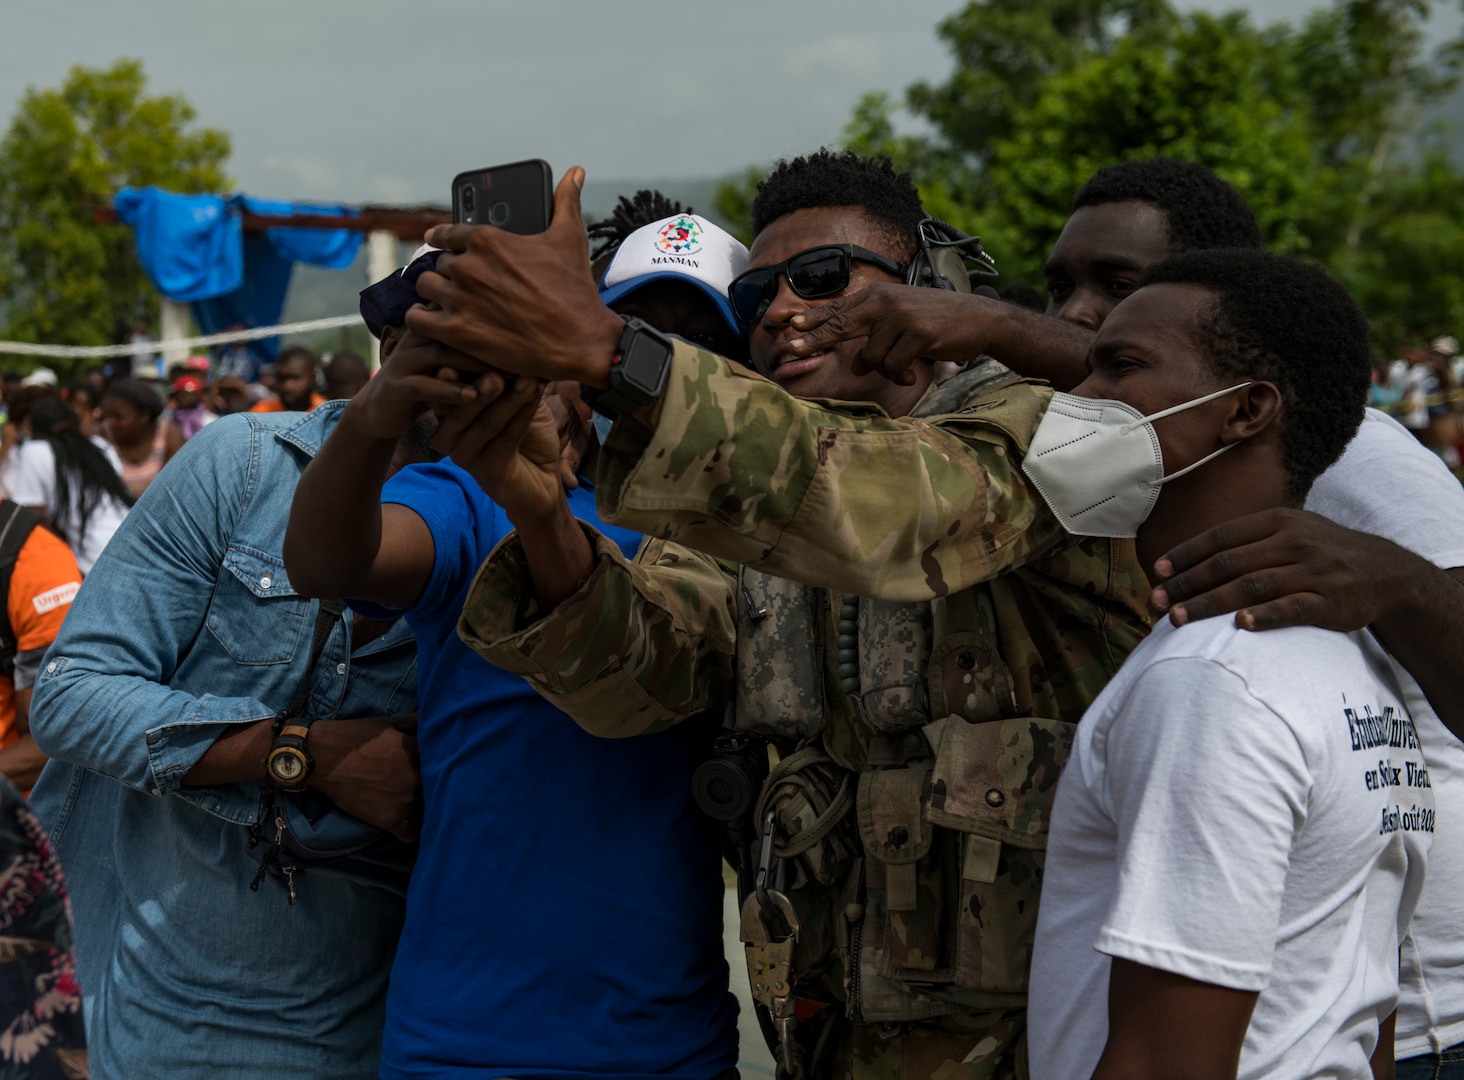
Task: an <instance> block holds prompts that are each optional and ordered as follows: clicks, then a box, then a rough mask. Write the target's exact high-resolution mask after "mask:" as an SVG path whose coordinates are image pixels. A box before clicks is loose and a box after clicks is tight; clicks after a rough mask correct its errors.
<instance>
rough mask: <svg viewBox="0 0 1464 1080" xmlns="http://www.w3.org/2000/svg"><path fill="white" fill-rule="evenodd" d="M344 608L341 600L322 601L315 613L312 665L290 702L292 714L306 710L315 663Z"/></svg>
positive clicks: (313, 680) (311, 647)
mask: <svg viewBox="0 0 1464 1080" xmlns="http://www.w3.org/2000/svg"><path fill="white" fill-rule="evenodd" d="M342 610H344V609H343V608H342V607H341V602H340V601H339V600H321V601H320V609H319V610H318V611H317V612H316V613H315V640H314V641H312V642H311V643H310V666H309V667H307V668H306V669H305V681H304V682H303V683H301V684H300V689H299V691H298V692H297V693H296V694H295V700H294V701H292V702H290V708H289V714H290V715H291V716H300V715H302V714H303V713H304V711H305V702H306V701H308V700H309V699H310V687H311V685H312V684H313V683H314V682H315V665H316V664H318V663H320V655H321V654H322V653H323V652H325V643H326V642H327V641H329V640H330V632H331V631H332V630H333V629H335V624H336V620H338V619H339V618H340V617H341V611H342Z"/></svg>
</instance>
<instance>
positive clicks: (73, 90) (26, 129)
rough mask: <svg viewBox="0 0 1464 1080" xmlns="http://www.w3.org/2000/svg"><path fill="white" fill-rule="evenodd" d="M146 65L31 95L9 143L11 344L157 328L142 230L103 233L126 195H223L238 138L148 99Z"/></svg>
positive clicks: (178, 103) (89, 75)
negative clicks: (136, 235) (232, 142)
mask: <svg viewBox="0 0 1464 1080" xmlns="http://www.w3.org/2000/svg"><path fill="white" fill-rule="evenodd" d="M146 88H147V78H146V76H145V75H144V73H143V70H142V64H141V63H140V62H139V61H136V60H119V61H118V62H117V63H115V64H113V65H112V66H111V67H109V68H101V69H99V68H85V67H80V66H77V67H73V68H72V69H71V71H70V73H69V75H68V76H67V79H66V82H65V84H64V85H63V86H62V87H61V88H60V89H59V90H37V89H35V88H34V87H32V88H30V89H28V90H27V91H26V93H25V95H24V96H23V97H22V98H21V101H20V104H19V106H18V107H17V109H16V112H15V116H14V118H13V119H12V121H11V124H10V128H9V130H8V131H7V132H6V135H5V137H4V140H3V141H0V310H3V312H4V315H5V321H6V323H7V326H6V333H7V336H9V337H10V338H12V339H14V340H22V341H40V342H46V343H48V344H69V345H102V344H108V343H110V342H112V340H113V339H114V336H115V335H116V333H117V331H118V329H119V328H120V327H124V326H125V327H129V328H130V326H131V324H132V323H133V322H134V321H135V320H137V319H139V318H146V319H149V320H150V321H155V319H156V315H157V304H158V298H157V294H156V293H155V292H154V291H153V289H152V286H151V285H150V284H149V283H148V281H147V278H146V276H145V275H144V274H143V272H142V268H141V267H140V266H139V265H138V262H137V256H136V250H135V248H134V245H133V238H132V230H131V229H129V228H127V227H126V226H123V225H98V224H95V223H94V222H93V220H92V211H93V208H95V207H105V206H110V205H111V203H112V197H113V195H114V194H115V193H116V192H117V190H118V189H119V188H122V187H125V186H127V185H137V186H141V185H147V184H155V185H158V186H160V187H165V188H168V189H169V190H172V191H179V192H184V193H189V194H193V193H199V192H222V191H226V190H228V188H229V187H230V185H231V181H230V180H229V178H228V177H227V176H226V175H225V173H224V172H223V167H224V163H225V161H226V160H227V158H228V156H229V137H228V135H226V134H225V133H224V132H222V131H218V130H215V129H213V128H198V127H193V126H192V125H193V121H194V119H195V117H196V114H195V112H194V110H193V107H192V106H190V105H189V104H188V102H187V101H186V100H185V99H184V98H183V97H182V96H181V95H177V94H169V95H164V96H147V94H146Z"/></svg>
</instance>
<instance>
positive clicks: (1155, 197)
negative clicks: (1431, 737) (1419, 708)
mask: <svg viewBox="0 0 1464 1080" xmlns="http://www.w3.org/2000/svg"><path fill="white" fill-rule="evenodd" d="M1260 245H1261V234H1260V229H1259V227H1258V226H1257V224H1256V220H1255V215H1254V214H1253V213H1252V212H1251V210H1250V207H1249V206H1247V205H1246V203H1245V200H1244V199H1243V198H1241V196H1240V194H1239V193H1238V192H1236V191H1235V189H1234V188H1232V187H1231V186H1230V185H1229V184H1227V183H1225V181H1223V180H1221V179H1220V178H1219V177H1218V176H1216V175H1215V174H1214V173H1213V172H1212V171H1211V170H1209V169H1207V168H1205V167H1204V166H1203V165H1197V164H1194V163H1192V162H1183V161H1176V160H1173V159H1170V158H1149V159H1145V160H1140V161H1129V162H1124V163H1123V164H1121V165H1113V166H1109V167H1107V168H1103V169H1100V170H1099V171H1098V172H1097V174H1096V175H1095V176H1094V177H1093V178H1092V179H1091V180H1089V182H1088V183H1087V184H1085V185H1084V186H1083V188H1082V189H1081V190H1080V191H1079V192H1078V194H1077V195H1076V196H1075V197H1074V199H1073V213H1072V216H1071V217H1070V218H1069V219H1068V222H1067V224H1066V225H1065V226H1064V228H1063V231H1062V234H1061V235H1060V236H1059V237H1058V240H1057V242H1056V243H1055V244H1054V245H1053V249H1052V252H1051V254H1050V256H1049V258H1048V260H1047V265H1046V267H1045V277H1046V281H1047V288H1048V297H1049V301H1048V307H1047V316H1046V317H1044V316H1040V315H1036V314H1034V313H1031V312H1026V311H1020V310H1017V309H1015V308H1013V307H1012V306H1011V305H1002V304H999V303H998V302H996V301H992V300H988V299H986V298H985V297H980V296H957V295H954V294H951V293H934V292H925V293H922V292H920V291H918V290H912V289H901V288H898V287H896V286H890V285H883V284H876V285H873V286H871V287H870V288H868V289H865V290H863V291H861V292H859V293H856V294H854V295H852V296H849V297H848V298H845V299H841V300H835V301H834V302H832V303H830V304H828V305H826V306H825V307H824V308H822V309H819V310H814V311H810V312H808V313H806V314H805V315H804V316H803V317H802V318H801V319H799V320H798V322H797V325H798V326H799V328H800V329H801V330H803V331H804V332H803V334H802V335H801V338H800V339H799V340H796V341H793V342H791V343H790V344H789V351H790V352H791V353H792V354H793V355H795V356H801V355H806V354H809V353H816V352H818V351H820V350H825V349H828V348H830V347H831V346H832V345H835V344H837V343H839V342H844V341H849V342H855V343H860V344H861V345H862V347H861V348H860V349H859V351H858V353H857V354H856V365H857V366H861V367H865V366H867V367H869V368H872V369H874V370H878V371H883V372H885V373H886V374H887V375H888V376H889V377H890V378H892V379H893V380H895V381H896V382H899V383H905V382H907V381H908V380H910V379H911V378H913V377H914V371H915V370H916V368H918V366H919V365H918V364H917V363H916V361H917V359H919V358H927V357H928V358H930V359H935V360H963V359H966V358H968V357H971V356H974V355H980V354H987V355H990V356H993V357H995V358H997V359H998V360H1000V361H1002V362H1003V363H1005V364H1008V365H1010V366H1011V367H1013V368H1015V369H1016V370H1018V371H1020V372H1021V373H1023V374H1026V375H1032V376H1037V377H1041V378H1046V379H1049V380H1050V381H1051V382H1052V384H1053V385H1054V386H1055V387H1057V388H1059V389H1064V388H1070V387H1072V386H1074V385H1076V384H1077V383H1078V382H1080V381H1081V380H1082V379H1083V378H1084V376H1085V371H1084V367H1083V360H1084V357H1085V356H1086V354H1087V350H1088V348H1089V347H1090V346H1091V343H1092V340H1093V335H1094V332H1095V331H1096V330H1097V329H1098V328H1099V327H1100V326H1101V325H1102V323H1103V320H1104V319H1105V318H1106V317H1107V315H1108V313H1109V312H1110V311H1112V310H1113V307H1114V305H1115V304H1117V303H1119V301H1121V300H1122V299H1123V298H1124V297H1125V296H1127V295H1128V294H1129V293H1130V292H1132V291H1133V289H1134V287H1135V284H1136V283H1137V281H1138V279H1139V276H1140V275H1141V274H1142V273H1143V272H1144V270H1145V269H1146V268H1147V267H1148V266H1150V265H1151V264H1153V263H1155V262H1157V261H1159V260H1160V259H1163V258H1166V257H1167V256H1169V255H1171V254H1175V253H1178V252H1184V251H1197V250H1204V249H1211V248H1259V247H1260ZM866 339H867V340H866ZM912 365H914V366H913V367H912ZM1401 434H1403V433H1402V432H1401V431H1400V430H1399V425H1397V424H1396V423H1394V422H1392V421H1390V420H1389V419H1388V418H1387V417H1386V416H1384V415H1383V414H1382V413H1379V412H1377V411H1376V410H1369V411H1368V414H1367V418H1366V420H1365V422H1364V423H1363V425H1362V429H1361V431H1360V432H1359V438H1358V440H1357V442H1356V443H1355V444H1354V446H1353V447H1352V448H1350V449H1349V452H1348V454H1347V455H1346V456H1345V458H1344V459H1343V460H1342V461H1341V462H1339V463H1338V464H1337V465H1336V466H1335V467H1334V468H1332V469H1330V470H1328V472H1327V474H1326V475H1325V477H1324V478H1323V481H1322V483H1321V484H1320V485H1319V488H1318V493H1317V498H1316V500H1315V506H1314V507H1313V508H1314V509H1315V510H1316V511H1317V513H1312V514H1307V513H1303V512H1302V511H1301V510H1300V509H1299V508H1280V509H1273V510H1268V511H1266V512H1264V513H1260V514H1256V515H1254V516H1252V517H1248V518H1246V519H1244V520H1243V521H1237V522H1231V523H1229V524H1228V525H1227V526H1226V528H1225V530H1223V532H1213V533H1206V534H1204V535H1202V536H1198V537H1196V538H1194V539H1193V540H1192V541H1191V542H1189V543H1188V544H1185V545H1182V546H1181V547H1179V548H1177V549H1176V550H1175V551H1173V552H1168V553H1164V559H1163V560H1162V561H1161V563H1160V564H1159V566H1157V567H1154V568H1151V569H1153V571H1154V576H1155V580H1157V581H1160V582H1161V583H1162V584H1161V585H1160V587H1159V588H1158V589H1157V590H1156V591H1155V594H1154V603H1155V605H1156V606H1157V607H1158V608H1159V609H1160V610H1169V611H1170V612H1171V618H1173V619H1174V620H1175V621H1176V622H1178V621H1183V620H1184V619H1186V618H1204V617H1206V616H1209V615H1216V614H1221V613H1225V612H1239V614H1238V616H1237V618H1238V619H1239V621H1240V622H1241V623H1242V624H1243V625H1245V626H1247V627H1248V628H1252V629H1268V628H1275V627H1282V626H1292V625H1297V624H1302V623H1313V624H1315V625H1320V626H1327V627H1331V628H1333V629H1344V630H1355V629H1360V628H1361V627H1364V626H1369V627H1371V628H1372V629H1373V630H1374V631H1375V632H1376V633H1378V634H1379V636H1380V637H1382V639H1383V641H1384V642H1385V644H1386V645H1387V646H1388V649H1389V651H1391V652H1392V653H1393V654H1394V655H1395V656H1396V657H1397V658H1398V659H1399V660H1400V661H1402V662H1403V664H1404V665H1405V666H1406V667H1407V668H1408V670H1409V672H1410V673H1411V674H1412V675H1413V676H1414V677H1415V678H1416V679H1418V681H1419V682H1420V683H1421V684H1422V685H1423V687H1424V689H1425V690H1426V691H1428V694H1429V700H1430V702H1431V703H1432V704H1433V706H1434V707H1435V708H1436V709H1437V710H1438V713H1439V715H1440V716H1441V717H1442V718H1443V720H1444V721H1445V722H1446V723H1448V724H1449V726H1450V727H1451V728H1452V729H1453V730H1454V731H1455V732H1456V733H1458V734H1461V735H1464V694H1461V693H1459V692H1458V686H1457V683H1456V681H1455V673H1456V672H1458V671H1459V670H1461V669H1464V546H1461V545H1459V544H1457V543H1455V542H1453V541H1452V540H1451V539H1449V537H1448V534H1449V533H1450V532H1451V531H1452V532H1453V533H1455V534H1457V532H1458V529H1457V526H1456V524H1455V522H1457V521H1459V520H1460V516H1459V515H1464V508H1460V510H1458V511H1456V510H1454V509H1453V506H1454V505H1455V504H1457V502H1458V491H1457V485H1451V484H1450V483H1449V481H1448V474H1447V471H1446V470H1444V469H1441V468H1439V467H1438V466H1436V465H1434V464H1433V463H1431V462H1429V461H1428V460H1427V457H1428V455H1426V454H1418V453H1417V452H1416V450H1414V449H1413V448H1412V447H1410V446H1409V445H1408V442H1407V440H1406V439H1402V438H1399V437H1398V436H1399V435H1401ZM1381 463H1386V466H1383V465H1382V464H1381ZM1385 476H1386V477H1387V479H1384V477H1385ZM1397 484H1404V485H1407V486H1406V489H1405V490H1401V491H1400V490H1399V489H1398V488H1397V486H1396V485H1397ZM1384 490H1386V491H1387V495H1386V498H1384V497H1382V496H1381V495H1380V493H1381V492H1383V491H1384ZM1440 500H1442V502H1443V504H1444V505H1448V506H1449V507H1450V510H1449V513H1450V515H1451V516H1450V519H1449V523H1448V524H1447V525H1443V526H1438V527H1432V528H1430V527H1429V524H1428V522H1427V521H1426V520H1424V519H1419V520H1415V521H1410V522H1408V524H1407V528H1400V527H1399V523H1398V522H1397V515H1396V513H1395V509H1396V508H1397V507H1398V506H1406V505H1417V506H1435V505H1439V503H1440ZM1309 505H1310V504H1309ZM1318 514H1325V515H1327V517H1328V518H1331V519H1332V520H1330V521H1329V520H1325V519H1324V518H1322V517H1320V516H1318ZM1344 524H1345V525H1347V526H1351V527H1350V528H1344V527H1343V525H1344ZM1359 529H1365V531H1358V530H1359ZM1371 534H1377V535H1371ZM1385 538H1386V539H1385ZM1400 545H1402V546H1401V547H1400ZM1405 549H1407V550H1405ZM1415 551H1416V552H1420V553H1421V554H1422V555H1424V556H1426V558H1420V557H1418V556H1417V555H1415V554H1413V553H1414V552H1415ZM1430 560H1432V563H1431V562H1430ZM1445 567H1454V568H1457V569H1452V570H1450V569H1443V568H1445ZM1461 1033H1464V1029H1461Z"/></svg>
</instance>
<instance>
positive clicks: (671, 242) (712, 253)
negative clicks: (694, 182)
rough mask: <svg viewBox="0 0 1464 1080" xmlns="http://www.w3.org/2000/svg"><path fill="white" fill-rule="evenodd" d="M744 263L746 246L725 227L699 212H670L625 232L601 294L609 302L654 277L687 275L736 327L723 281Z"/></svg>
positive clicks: (739, 329) (743, 267) (678, 278)
mask: <svg viewBox="0 0 1464 1080" xmlns="http://www.w3.org/2000/svg"><path fill="white" fill-rule="evenodd" d="M746 269H747V248H745V247H744V246H743V245H742V242H741V241H740V240H738V239H737V238H736V237H735V236H733V235H732V234H731V233H729V232H728V231H727V230H726V229H723V228H721V227H720V226H717V225H714V224H712V223H711V222H710V221H708V220H707V219H706V218H704V217H701V216H700V215H698V214H672V215H671V216H670V217H668V218H662V219H661V220H660V221H653V222H652V223H651V224H649V225H642V226H641V227H640V228H639V229H637V230H635V232H633V233H631V234H630V235H629V236H627V237H626V238H625V239H624V240H623V241H622V242H621V244H620V248H619V249H618V250H617V251H616V252H615V257H614V258H613V259H611V260H610V265H609V266H607V267H606V268H605V278H604V280H603V281H601V282H600V299H601V300H603V301H605V303H607V304H613V303H615V301H617V300H619V299H621V298H623V297H625V296H628V295H629V294H630V293H633V292H634V291H635V290H636V289H639V288H640V287H641V286H642V285H648V284H650V283H651V282H652V281H662V280H675V281H686V282H689V283H690V284H692V285H695V286H696V287H697V288H699V289H701V290H702V292H704V293H706V294H707V295H708V296H709V297H711V298H712V301H713V302H714V303H715V304H716V305H717V310H718V311H720V312H721V313H722V317H723V318H724V319H726V320H727V325H728V326H730V327H731V328H732V330H733V332H734V333H736V334H738V335H741V334H742V331H743V327H742V324H741V323H739V322H738V321H737V316H736V315H735V314H733V311H732V301H731V300H729V299H728V298H727V287H728V286H729V285H731V284H732V279H733V278H735V277H736V276H737V275H738V274H740V273H742V271H744V270H746Z"/></svg>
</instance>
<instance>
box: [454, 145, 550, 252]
mask: <svg viewBox="0 0 1464 1080" xmlns="http://www.w3.org/2000/svg"><path fill="white" fill-rule="evenodd" d="M553 181H554V173H553V170H552V169H550V168H549V163H548V162H547V161H542V160H540V159H539V158H534V159H532V160H530V161H515V162H514V163H513V164H512V165H494V166H492V167H491V168H487V169H469V170H468V171H467V172H462V173H458V174H457V176H455V177H453V181H452V220H453V223H454V224H456V225H492V226H494V227H496V228H499V229H503V230H505V231H507V232H511V233H520V234H523V235H530V234H533V233H541V232H543V231H544V230H545V229H547V228H548V227H549V214H550V211H551V209H552V208H553V206H554V191H553Z"/></svg>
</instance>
